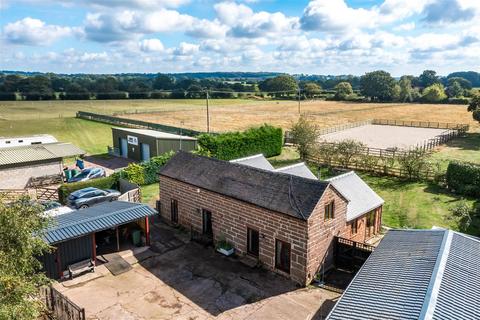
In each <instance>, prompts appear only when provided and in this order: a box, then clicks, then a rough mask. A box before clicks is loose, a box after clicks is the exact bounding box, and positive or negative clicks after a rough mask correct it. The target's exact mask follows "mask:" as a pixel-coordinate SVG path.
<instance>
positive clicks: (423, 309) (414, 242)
mask: <svg viewBox="0 0 480 320" xmlns="http://www.w3.org/2000/svg"><path fill="white" fill-rule="evenodd" d="M479 265H480V240H478V239H476V238H474V237H470V236H468V235H465V234H461V233H458V232H453V231H451V230H439V229H437V230H391V231H389V232H388V233H387V235H386V236H385V237H384V238H383V240H382V241H381V242H380V244H379V246H378V247H377V248H376V249H375V251H374V252H373V253H372V254H371V255H370V257H369V258H368V259H367V261H366V262H365V264H364V265H363V266H362V268H361V269H360V271H359V272H358V273H357V275H356V276H355V278H354V279H353V281H352V282H351V283H350V285H349V287H348V288H347V290H346V291H345V292H344V294H343V295H342V297H341V298H340V300H339V301H338V302H337V304H336V305H335V307H334V308H333V310H332V311H331V312H330V314H329V316H328V317H327V319H329V320H360V319H361V320H369V319H375V320H377V319H391V320H397V319H398V320H408V319H412V320H413V319H415V320H416V319H421V320H423V319H434V320H440V319H457V320H463V319H465V320H467V319H469V320H473V319H478V315H480V303H479V300H478V297H479V296H480V268H479Z"/></svg>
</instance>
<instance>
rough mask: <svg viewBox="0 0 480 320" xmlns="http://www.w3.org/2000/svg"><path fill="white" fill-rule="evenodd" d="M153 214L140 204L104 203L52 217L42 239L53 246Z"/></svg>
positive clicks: (123, 202)
mask: <svg viewBox="0 0 480 320" xmlns="http://www.w3.org/2000/svg"><path fill="white" fill-rule="evenodd" d="M155 213H156V212H155V210H153V209H152V208H150V207H149V206H148V205H146V204H142V203H133V202H126V201H112V202H105V203H102V204H99V205H96V206H94V207H91V208H87V209H81V210H75V211H72V212H70V213H66V214H62V215H59V216H56V217H54V218H53V221H52V224H51V226H50V227H49V228H47V229H46V230H45V235H44V239H45V241H47V242H48V243H49V244H54V243H58V242H62V241H66V240H69V239H73V238H78V237H81V236H83V235H86V234H90V233H92V232H98V231H102V230H106V229H109V228H113V227H115V226H118V225H121V224H125V223H128V222H131V221H135V220H138V219H141V218H144V217H147V216H151V215H154V214H155Z"/></svg>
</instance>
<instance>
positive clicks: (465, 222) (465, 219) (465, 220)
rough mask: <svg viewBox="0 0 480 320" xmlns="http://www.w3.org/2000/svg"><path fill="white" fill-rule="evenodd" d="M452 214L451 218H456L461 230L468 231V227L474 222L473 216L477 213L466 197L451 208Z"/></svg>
mask: <svg viewBox="0 0 480 320" xmlns="http://www.w3.org/2000/svg"><path fill="white" fill-rule="evenodd" d="M449 211H450V213H451V214H452V216H451V217H449V220H455V222H456V223H457V225H458V228H459V229H460V231H463V232H465V231H467V230H468V227H470V225H471V224H472V221H473V219H472V216H473V215H474V214H475V210H474V209H473V208H472V207H471V206H470V205H469V204H468V202H467V201H465V200H464V199H462V200H460V202H458V203H457V204H455V205H454V206H453V207H451V208H450V209H449Z"/></svg>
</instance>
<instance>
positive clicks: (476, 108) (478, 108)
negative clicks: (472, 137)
mask: <svg viewBox="0 0 480 320" xmlns="http://www.w3.org/2000/svg"><path fill="white" fill-rule="evenodd" d="M467 110H468V111H469V112H472V116H473V119H475V120H477V121H478V122H480V93H477V94H476V95H474V96H473V97H472V99H471V100H470V103H469V104H468V109H467Z"/></svg>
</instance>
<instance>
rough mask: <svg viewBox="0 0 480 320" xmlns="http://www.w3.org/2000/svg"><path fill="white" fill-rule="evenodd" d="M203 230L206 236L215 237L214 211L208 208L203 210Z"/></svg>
mask: <svg viewBox="0 0 480 320" xmlns="http://www.w3.org/2000/svg"><path fill="white" fill-rule="evenodd" d="M202 232H203V234H204V235H205V236H208V237H213V229H212V213H211V212H210V211H208V210H205V209H203V210H202Z"/></svg>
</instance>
